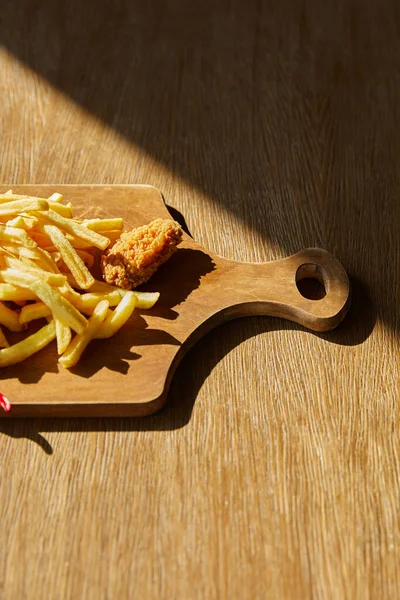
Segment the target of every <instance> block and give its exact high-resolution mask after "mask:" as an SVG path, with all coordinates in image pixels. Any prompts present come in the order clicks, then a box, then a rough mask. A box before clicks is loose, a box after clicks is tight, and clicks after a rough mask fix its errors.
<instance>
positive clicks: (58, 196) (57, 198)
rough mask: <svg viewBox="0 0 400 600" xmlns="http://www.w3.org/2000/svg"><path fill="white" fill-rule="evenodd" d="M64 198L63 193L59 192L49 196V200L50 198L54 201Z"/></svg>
mask: <svg viewBox="0 0 400 600" xmlns="http://www.w3.org/2000/svg"><path fill="white" fill-rule="evenodd" d="M63 198H64V196H63V195H62V194H59V193H58V192H54V194H52V195H51V196H49V197H48V198H47V200H50V201H52V202H61V200H62V199H63Z"/></svg>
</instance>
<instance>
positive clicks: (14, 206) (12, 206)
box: [0, 198, 49, 217]
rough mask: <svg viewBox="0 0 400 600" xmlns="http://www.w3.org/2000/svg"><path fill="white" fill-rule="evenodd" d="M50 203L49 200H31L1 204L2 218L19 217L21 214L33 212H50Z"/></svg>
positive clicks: (0, 214) (0, 215) (0, 213)
mask: <svg viewBox="0 0 400 600" xmlns="http://www.w3.org/2000/svg"><path fill="white" fill-rule="evenodd" d="M48 208H49V203H48V202H47V200H39V199H33V198H32V199H30V198H27V199H26V200H14V201H11V202H6V203H5V204H0V217H7V216H8V215H18V214H19V213H21V212H29V211H31V210H32V211H33V210H48Z"/></svg>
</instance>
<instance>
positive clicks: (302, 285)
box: [296, 263, 328, 300]
mask: <svg viewBox="0 0 400 600" xmlns="http://www.w3.org/2000/svg"><path fill="white" fill-rule="evenodd" d="M296 286H297V289H298V290H299V292H300V294H301V295H302V296H303V297H304V298H307V299H308V300H322V298H325V296H326V294H327V292H328V275H327V273H326V271H325V269H323V267H321V266H320V265H317V264H315V263H305V264H303V265H300V267H299V268H298V269H297V271H296Z"/></svg>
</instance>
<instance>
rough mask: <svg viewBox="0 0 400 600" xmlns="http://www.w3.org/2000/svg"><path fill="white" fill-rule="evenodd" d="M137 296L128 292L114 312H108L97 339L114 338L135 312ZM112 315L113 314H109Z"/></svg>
mask: <svg viewBox="0 0 400 600" xmlns="http://www.w3.org/2000/svg"><path fill="white" fill-rule="evenodd" d="M136 304H137V296H136V294H134V292H126V293H125V296H124V297H123V298H122V300H121V302H120V303H119V304H118V306H117V307H116V308H115V310H113V311H108V314H107V317H106V319H105V320H104V322H103V323H102V324H101V326H100V328H99V329H98V331H97V333H96V338H97V339H105V338H110V337H112V336H113V335H114V334H115V333H117V331H118V330H119V329H121V327H122V326H123V325H125V323H126V322H127V320H128V319H129V317H130V316H131V315H132V313H133V311H134V310H135V306H136ZM109 313H111V314H109Z"/></svg>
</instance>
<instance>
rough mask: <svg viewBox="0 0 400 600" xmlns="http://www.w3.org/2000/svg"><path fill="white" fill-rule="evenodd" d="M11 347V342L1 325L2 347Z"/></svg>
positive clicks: (0, 346)
mask: <svg viewBox="0 0 400 600" xmlns="http://www.w3.org/2000/svg"><path fill="white" fill-rule="evenodd" d="M9 347H10V344H9V343H8V340H7V338H6V336H5V335H4V331H3V330H2V328H1V327H0V348H9Z"/></svg>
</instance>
